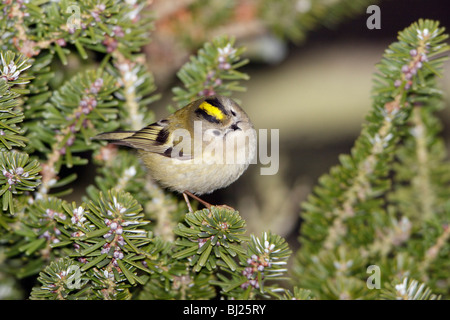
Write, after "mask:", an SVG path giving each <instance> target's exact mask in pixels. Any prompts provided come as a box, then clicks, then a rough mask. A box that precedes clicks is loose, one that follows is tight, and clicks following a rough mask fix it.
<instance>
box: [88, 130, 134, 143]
mask: <svg viewBox="0 0 450 320" xmlns="http://www.w3.org/2000/svg"><path fill="white" fill-rule="evenodd" d="M133 134H135V131H113V132H105V133H100V134H98V135H96V136H95V137H93V138H92V139H93V140H106V141H109V142H110V143H114V144H118V145H124V146H128V147H129V146H130V144H129V143H126V142H125V141H123V139H125V138H128V137H131V136H132V135H133Z"/></svg>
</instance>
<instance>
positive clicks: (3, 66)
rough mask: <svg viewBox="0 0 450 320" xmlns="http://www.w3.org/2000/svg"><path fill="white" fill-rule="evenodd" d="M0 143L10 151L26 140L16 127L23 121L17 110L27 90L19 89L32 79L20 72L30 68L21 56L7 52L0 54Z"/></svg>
mask: <svg viewBox="0 0 450 320" xmlns="http://www.w3.org/2000/svg"><path fill="white" fill-rule="evenodd" d="M0 58H1V59H0V143H1V144H2V146H1V147H0V150H1V149H4V148H5V147H6V149H8V150H11V149H12V148H13V147H14V146H18V147H24V146H25V142H27V141H28V140H27V139H26V138H25V137H24V136H23V134H24V130H23V129H21V128H19V127H18V125H17V124H18V123H21V122H22V121H23V119H24V116H23V113H22V111H21V110H19V109H18V107H19V104H20V100H19V98H20V97H21V95H22V94H26V93H28V90H26V89H22V88H19V87H18V86H19V85H23V84H27V83H29V82H30V80H31V79H32V77H26V76H24V75H23V74H21V73H22V72H24V71H25V70H27V69H28V68H30V67H31V64H30V63H28V60H27V59H26V58H24V57H23V56H21V55H19V56H17V57H16V55H15V54H14V53H13V52H11V51H7V52H6V53H3V52H0Z"/></svg>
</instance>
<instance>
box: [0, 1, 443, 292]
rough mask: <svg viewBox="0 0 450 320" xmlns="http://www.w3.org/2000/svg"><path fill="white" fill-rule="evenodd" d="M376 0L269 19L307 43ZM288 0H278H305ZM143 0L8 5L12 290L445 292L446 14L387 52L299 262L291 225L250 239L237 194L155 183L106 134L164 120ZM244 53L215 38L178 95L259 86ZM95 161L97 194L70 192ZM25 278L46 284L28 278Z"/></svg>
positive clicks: (7, 252)
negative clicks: (103, 138) (187, 194)
mask: <svg viewBox="0 0 450 320" xmlns="http://www.w3.org/2000/svg"><path fill="white" fill-rule="evenodd" d="M269 2H271V1H264V2H263V3H264V8H266V6H267V4H268V3H269ZM366 2H367V1H365V0H361V1H344V0H343V1H337V2H335V3H336V6H335V5H332V6H331V5H330V6H328V7H327V6H325V7H324V6H323V5H321V3H320V1H312V4H313V5H312V9H313V10H311V12H310V13H307V11H302V13H301V14H300V15H295V17H294V16H292V17H291V18H292V19H291V18H290V19H286V20H284V22H285V23H287V22H289V23H288V24H281V25H280V24H279V23H278V22H276V21H279V20H278V19H273V16H272V15H271V14H272V13H273V12H272V13H271V12H270V11H267V10H261V19H266V20H265V22H266V24H267V26H268V27H272V28H273V31H275V32H276V33H279V34H282V35H284V36H287V37H290V38H293V39H298V38H301V37H302V35H303V33H304V32H305V30H308V29H311V28H313V27H314V26H315V25H316V24H317V23H318V22H317V21H318V20H319V18H320V17H322V18H323V19H325V21H328V22H329V23H332V22H333V21H334V20H336V19H340V18H342V17H344V16H345V14H344V11H342V12H341V11H339V10H338V13H339V14H337V15H336V14H335V15H333V14H331V13H330V12H329V11H327V10H333V11H334V10H335V9H336V7H338V8H341V9H344V8H349V9H351V10H350V11H348V10H347V11H348V12H355V11H357V10H358V8H360V6H363V5H364V4H365V3H366ZM277 3H278V7H276V8H278V11H277V12H285V11H286V8H287V6H291V5H292V4H293V2H292V1H277ZM298 3H300V2H298ZM337 3H341V4H342V5H341V6H339V5H338V4H337ZM146 5H147V2H146V1H143V0H126V1H116V0H98V1H90V0H81V1H76V2H74V1H68V0H60V1H41V0H39V1H34V0H30V1H22V0H21V1H8V0H6V1H2V2H1V4H0V15H1V19H0V34H1V37H0V170H1V173H0V198H1V210H0V285H1V287H2V290H1V293H0V295H3V296H0V298H1V299H14V298H16V299H26V298H31V299H212V298H226V299H260V298H276V299H311V298H317V299H322V298H385V299H437V298H439V297H441V296H442V295H448V290H449V283H448V281H449V280H448V275H447V271H446V270H448V269H449V262H448V259H446V257H448V253H449V245H448V243H449V241H448V239H449V234H450V233H449V228H448V218H449V211H448V210H449V205H448V204H449V203H448V198H449V197H448V196H449V194H448V193H449V192H448V183H449V181H450V175H449V172H450V171H449V169H450V167H449V166H448V163H447V162H446V161H445V160H444V157H445V152H444V144H443V142H442V141H441V140H440V138H439V137H438V134H439V121H438V120H437V118H436V115H435V112H436V111H437V110H438V109H439V105H440V100H441V96H440V91H439V90H438V89H437V84H436V76H439V75H440V74H441V72H442V70H441V69H442V61H443V58H442V54H443V53H445V52H446V51H447V50H448V47H447V45H446V44H445V43H444V40H445V39H446V37H447V36H446V35H445V34H444V30H443V29H442V28H440V27H439V25H438V23H437V22H434V21H429V20H420V21H418V22H417V23H414V24H413V25H412V26H410V27H409V28H407V29H405V30H404V31H402V32H401V33H400V34H399V38H398V42H396V43H394V44H393V45H391V46H390V47H389V48H388V50H387V51H386V53H385V55H384V57H383V60H382V61H381V63H380V64H379V67H378V70H379V72H378V73H377V74H376V78H375V82H374V104H373V108H372V111H371V113H370V114H369V116H368V117H367V123H366V125H365V126H364V128H363V131H362V133H361V136H360V138H358V140H357V141H356V143H355V147H354V148H353V150H352V153H351V155H347V156H342V157H341V158H340V161H341V164H340V165H339V166H337V167H335V168H332V169H331V172H330V174H327V175H324V176H323V177H322V178H321V179H320V181H319V186H318V187H317V188H316V189H315V191H314V193H313V195H311V196H310V198H309V199H308V201H306V202H305V203H304V204H303V213H302V218H303V219H304V223H303V225H302V229H301V238H300V242H301V248H300V249H299V251H298V252H297V253H296V254H295V257H296V259H295V262H293V263H291V264H289V263H288V259H289V257H290V256H291V255H292V251H291V249H290V248H289V246H288V244H287V242H286V241H285V239H283V238H282V237H280V236H278V235H276V234H273V233H272V232H271V231H270V230H267V231H265V232H263V233H262V234H260V235H253V234H251V235H249V234H248V233H247V230H246V222H245V221H244V220H243V219H242V217H241V216H240V214H239V212H238V211H234V210H232V209H229V208H223V207H212V208H211V209H208V210H207V209H203V210H197V211H194V212H188V210H187V208H186V206H185V204H184V202H183V201H180V199H179V198H178V197H177V196H176V195H174V194H172V193H170V192H166V191H164V190H162V189H161V188H160V187H159V186H158V185H156V184H155V183H153V182H152V180H151V179H149V177H148V176H147V173H146V170H145V168H144V167H143V166H142V164H141V162H140V161H139V159H138V158H137V157H136V155H135V154H134V153H132V152H130V151H129V150H123V149H121V148H117V147H114V146H109V145H106V144H105V143H104V142H100V141H95V140H92V139H91V138H92V137H93V136H95V135H96V134H98V133H100V132H106V131H112V130H115V129H118V128H121V129H123V130H138V129H140V128H142V127H144V126H146V125H148V124H149V123H151V122H152V121H154V120H155V119H154V116H153V113H152V111H149V108H150V109H151V107H152V104H153V103H154V102H155V101H156V100H158V98H159V95H158V94H156V93H155V91H156V87H155V84H154V81H153V76H152V73H151V71H150V70H148V68H147V66H146V63H145V62H146V59H145V56H144V55H143V54H142V53H141V52H142V51H141V50H142V47H143V46H144V45H145V44H147V43H148V41H149V39H151V33H150V31H151V30H152V28H153V20H154V18H155V17H154V16H153V15H152V13H151V12H150V11H149V10H148V9H147V8H146ZM194 7H195V5H194ZM264 8H263V9H264ZM347 11H346V12H347ZM300 16H301V17H302V19H300V20H301V23H299V21H300V20H298V18H299V17H300ZM5 17H7V19H6V18H5ZM308 21H309V23H308ZM243 52H244V48H243V47H241V46H239V45H237V43H236V41H235V39H234V38H232V37H229V36H218V37H215V38H213V39H211V40H210V41H208V42H206V43H205V44H203V45H202V46H201V48H200V49H199V50H198V52H197V54H196V55H193V56H192V57H191V58H190V60H189V61H188V62H186V63H185V64H184V66H182V67H181V69H180V70H179V72H178V73H177V76H178V78H179V80H180V86H178V87H175V88H173V89H172V92H173V97H172V101H173V105H171V106H170V108H169V109H170V110H172V111H173V110H176V109H178V108H180V107H182V106H183V105H185V104H186V103H188V102H189V101H192V100H193V99H196V98H197V97H199V96H203V95H209V94H215V93H220V94H224V95H232V94H233V92H236V91H242V90H244V89H245V87H244V86H243V84H242V81H243V80H248V79H249V77H248V75H247V74H245V73H244V72H242V71H240V70H239V68H240V67H242V66H243V65H245V64H246V63H247V62H248V60H247V59H244V58H243V57H242V54H243ZM88 163H94V164H95V165H96V167H97V168H96V172H95V174H93V176H94V177H93V178H92V180H91V181H90V185H89V186H88V187H87V188H86V189H85V190H81V192H82V199H81V200H80V201H78V202H70V201H67V200H65V199H67V198H66V196H67V195H69V194H71V193H72V192H73V190H72V188H75V187H77V184H78V182H79V181H80V177H79V175H80V173H81V174H84V173H83V172H85V171H83V170H84V169H86V168H87V167H86V165H87V164H88ZM86 175H88V174H86ZM77 191H78V192H80V190H77ZM291 262H292V261H291ZM290 265H293V272H289V271H288V266H290ZM369 265H376V266H379V269H380V270H381V279H382V286H381V288H382V289H381V290H370V289H368V285H367V284H366V280H365V279H367V277H368V274H367V273H366V270H367V267H368V266H369ZM22 279H27V280H29V281H27V283H32V284H33V287H32V288H27V287H22V286H21V284H22V282H21V280H22ZM285 280H288V281H285ZM292 284H293V285H294V286H293V287H292V288H291V285H292Z"/></svg>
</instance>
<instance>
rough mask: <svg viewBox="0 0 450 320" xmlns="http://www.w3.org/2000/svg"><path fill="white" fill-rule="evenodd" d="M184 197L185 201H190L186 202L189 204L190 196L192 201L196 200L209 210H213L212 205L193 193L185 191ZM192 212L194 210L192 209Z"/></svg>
mask: <svg viewBox="0 0 450 320" xmlns="http://www.w3.org/2000/svg"><path fill="white" fill-rule="evenodd" d="M183 196H184V200H186V199H188V200H186V202H188V203H189V198H188V196H189V197H191V198H192V199H195V200H197V201H198V202H200V203H201V204H203V205H204V206H205V207H206V208H208V209H209V208H211V204H210V203H208V202H206V201H205V200H202V199H200V198H199V197H197V196H196V195H195V194H193V193H191V192H189V191H187V190H185V191H184V192H183ZM188 207H190V203H189V204H188ZM190 210H192V208H191V209H190Z"/></svg>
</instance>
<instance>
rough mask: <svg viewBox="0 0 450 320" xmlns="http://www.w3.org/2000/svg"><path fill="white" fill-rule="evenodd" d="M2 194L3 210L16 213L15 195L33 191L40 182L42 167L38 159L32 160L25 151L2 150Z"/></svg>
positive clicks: (0, 191) (0, 183)
mask: <svg viewBox="0 0 450 320" xmlns="http://www.w3.org/2000/svg"><path fill="white" fill-rule="evenodd" d="M0 170H2V172H1V174H0V185H1V186H2V187H1V189H0V196H1V197H2V202H3V207H2V209H3V211H7V210H8V209H9V212H10V213H11V214H12V215H14V213H15V209H14V207H15V205H14V202H13V197H14V196H17V195H21V194H24V193H25V192H32V191H34V190H35V189H36V187H37V186H38V185H39V184H40V178H41V177H40V176H39V172H40V171H41V167H40V164H39V162H38V161H36V160H31V159H30V158H29V156H28V155H27V154H25V153H19V152H16V151H9V152H0Z"/></svg>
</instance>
